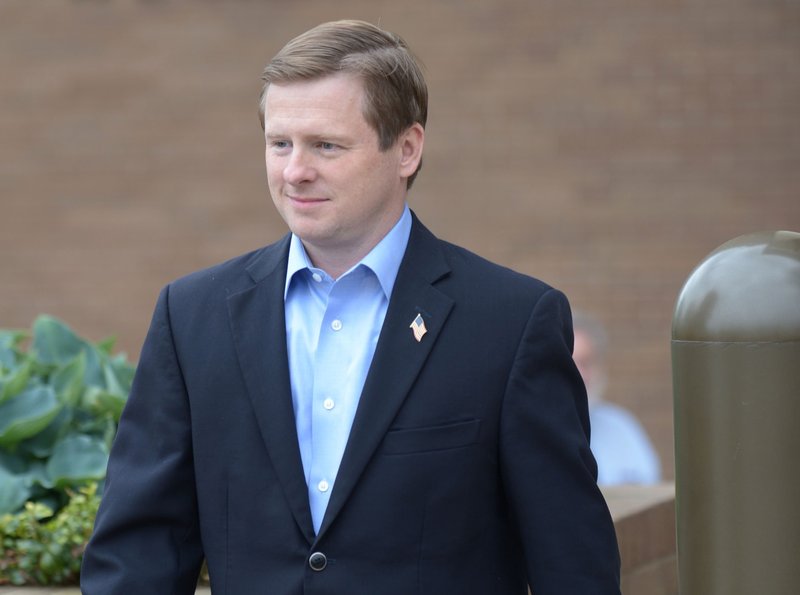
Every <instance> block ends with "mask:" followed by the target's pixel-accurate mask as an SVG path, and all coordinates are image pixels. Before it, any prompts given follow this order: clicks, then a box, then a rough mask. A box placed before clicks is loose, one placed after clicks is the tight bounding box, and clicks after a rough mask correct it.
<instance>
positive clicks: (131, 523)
mask: <svg viewBox="0 0 800 595" xmlns="http://www.w3.org/2000/svg"><path fill="white" fill-rule="evenodd" d="M202 559H203V552H202V546H201V542H200V535H199V529H198V513H197V499H196V492H195V481H194V468H193V462H192V439H191V428H190V409H189V403H188V398H187V394H186V388H185V386H184V381H183V377H182V374H181V369H180V365H179V362H178V358H177V356H176V351H175V347H174V344H173V335H172V329H171V327H170V314H169V287H167V288H165V289H164V290H163V291H162V293H161V295H160V296H159V299H158V303H157V306H156V309H155V313H154V315H153V320H152V323H151V326H150V330H149V332H148V335H147V338H146V340H145V344H144V347H143V348H142V353H141V357H140V361H139V364H138V367H137V371H136V376H135V379H134V382H133V387H132V389H131V394H130V397H129V399H128V403H127V405H126V407H125V410H124V412H123V414H122V418H121V420H120V424H119V429H118V432H117V435H116V438H115V441H114V445H113V447H112V449H111V457H110V460H109V465H108V475H107V478H106V485H105V490H104V494H103V499H102V502H101V505H100V510H99V512H98V515H97V519H96V521H95V528H94V533H93V535H92V538H91V539H90V542H89V544H88V546H87V549H86V552H85V554H84V560H83V566H82V569H81V589H82V592H83V593H84V595H115V594H118V595H123V594H124V595H130V594H131V593H147V594H148V595H158V594H162V593H163V594H164V595H167V594H170V595H175V594H177V595H182V594H186V595H189V594H192V593H194V590H195V587H196V584H197V577H198V573H199V570H200V566H201V563H202Z"/></svg>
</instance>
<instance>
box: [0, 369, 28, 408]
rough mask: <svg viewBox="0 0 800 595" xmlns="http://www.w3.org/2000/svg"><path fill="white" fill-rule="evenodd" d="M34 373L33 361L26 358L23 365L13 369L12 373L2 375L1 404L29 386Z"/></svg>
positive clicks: (0, 384) (0, 376) (0, 382)
mask: <svg viewBox="0 0 800 595" xmlns="http://www.w3.org/2000/svg"><path fill="white" fill-rule="evenodd" d="M32 371H33V361H32V360H31V359H30V358H25V359H24V360H23V362H22V364H20V365H18V366H17V367H16V369H12V370H11V372H10V373H8V374H0V403H4V402H5V401H7V400H8V399H10V398H11V397H13V396H15V395H18V394H19V393H20V392H22V390H23V389H24V388H25V386H26V385H27V384H28V380H29V379H30V377H31V372H32Z"/></svg>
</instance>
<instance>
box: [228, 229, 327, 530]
mask: <svg viewBox="0 0 800 595" xmlns="http://www.w3.org/2000/svg"><path fill="white" fill-rule="evenodd" d="M288 246H289V242H288V236H287V238H284V240H283V241H281V242H279V243H278V244H275V245H273V246H270V247H268V248H266V249H265V252H263V253H262V255H261V256H260V257H259V259H258V260H256V261H255V262H254V263H253V264H252V265H251V266H250V267H248V269H247V270H248V273H249V274H250V276H251V277H252V278H253V281H254V282H255V284H254V285H253V286H252V287H251V288H249V289H246V290H245V291H242V292H240V293H236V294H234V295H232V296H230V297H229V298H228V313H229V316H230V321H231V329H232V332H233V337H234V342H235V345H236V351H237V355H238V357H239V363H240V365H241V370H242V375H243V376H244V379H245V384H246V386H247V389H248V393H249V396H250V399H251V401H252V404H253V409H254V410H255V416H256V420H257V421H258V425H259V427H260V428H261V434H262V437H263V439H264V442H265V444H266V446H267V451H268V452H269V456H270V460H271V461H272V464H273V466H274V468H275V472H276V473H277V475H278V478H279V480H280V482H281V485H282V486H283V489H284V493H285V494H286V499H287V500H288V502H289V505H290V507H291V509H292V514H293V515H294V518H295V521H296V522H297V525H298V526H299V527H300V530H301V531H302V533H303V534H304V535H305V537H306V539H307V540H308V542H309V544H310V543H311V542H312V541H313V539H314V530H313V525H312V522H311V510H310V508H309V504H308V491H307V488H306V481H305V475H304V473H303V463H302V460H301V458H300V449H299V446H298V440H297V430H296V426H295V420H294V409H293V406H292V389H291V383H290V381H289V364H288V355H287V350H286V323H285V318H284V307H283V292H284V287H285V281H286V256H287V254H288Z"/></svg>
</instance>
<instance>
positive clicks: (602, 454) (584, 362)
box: [573, 312, 661, 485]
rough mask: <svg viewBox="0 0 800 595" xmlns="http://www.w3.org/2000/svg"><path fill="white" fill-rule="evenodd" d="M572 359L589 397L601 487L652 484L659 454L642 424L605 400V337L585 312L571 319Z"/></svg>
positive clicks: (658, 467) (657, 476) (656, 475)
mask: <svg viewBox="0 0 800 595" xmlns="http://www.w3.org/2000/svg"><path fill="white" fill-rule="evenodd" d="M573 327H574V331H575V348H574V350H573V358H574V359H575V364H576V365H577V366H578V370H579V371H580V373H581V376H582V377H583V382H584V384H585V385H586V392H587V394H588V396H589V419H590V422H591V448H592V453H594V456H595V459H597V468H598V471H597V482H598V483H599V484H600V485H620V484H653V483H657V482H658V481H659V480H660V477H661V465H660V463H659V459H658V454H657V453H656V451H655V449H654V448H653V445H652V443H651V442H650V439H649V438H648V436H647V433H646V432H645V430H644V428H643V427H642V425H641V424H640V423H639V421H638V420H637V419H636V417H635V416H634V415H633V414H632V413H631V412H630V411H628V410H627V409H625V408H624V407H621V406H620V405H617V404H614V403H611V402H609V401H607V400H606V399H605V392H606V385H607V383H608V373H607V367H606V356H607V352H608V334H607V333H606V329H605V328H604V327H603V325H602V324H600V322H599V321H597V320H596V319H595V318H593V317H591V316H589V315H588V314H586V313H584V312H575V314H574V316H573Z"/></svg>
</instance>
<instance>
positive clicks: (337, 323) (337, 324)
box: [331, 319, 342, 331]
mask: <svg viewBox="0 0 800 595" xmlns="http://www.w3.org/2000/svg"><path fill="white" fill-rule="evenodd" d="M331 328H332V329H333V330H335V331H340V330H342V321H341V320H339V319H336V320H334V321H333V322H331Z"/></svg>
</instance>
